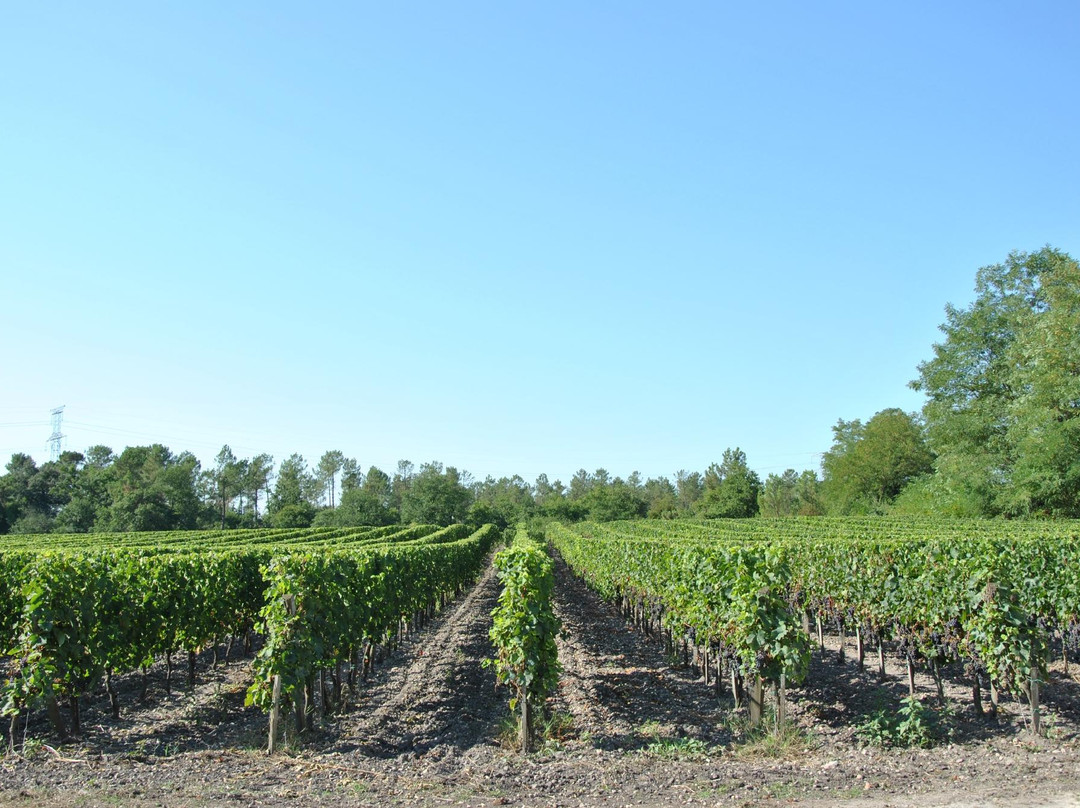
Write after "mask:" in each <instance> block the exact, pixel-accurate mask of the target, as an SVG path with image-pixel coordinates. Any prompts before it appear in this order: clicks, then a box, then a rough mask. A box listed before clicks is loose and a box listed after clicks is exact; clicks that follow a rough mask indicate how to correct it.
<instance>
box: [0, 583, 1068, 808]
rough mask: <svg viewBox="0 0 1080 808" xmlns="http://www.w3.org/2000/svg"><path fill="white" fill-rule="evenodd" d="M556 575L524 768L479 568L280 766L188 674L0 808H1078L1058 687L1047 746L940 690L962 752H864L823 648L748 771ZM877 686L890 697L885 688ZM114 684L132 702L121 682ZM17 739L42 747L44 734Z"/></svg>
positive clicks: (9, 781)
mask: <svg viewBox="0 0 1080 808" xmlns="http://www.w3.org/2000/svg"><path fill="white" fill-rule="evenodd" d="M557 570H558V576H557V587H556V603H555V607H556V611H557V614H558V615H559V617H560V619H561V620H562V621H563V627H564V632H563V637H562V638H561V639H560V642H559V653H560V660H561V662H562V664H563V667H564V672H563V675H562V679H561V684H560V688H559V692H558V693H557V694H556V695H555V696H554V697H553V698H552V700H551V703H550V706H551V708H552V710H553V712H554V714H555V716H556V720H555V721H553V722H552V725H551V726H550V727H549V728H548V736H549V738H548V740H546V741H544V742H542V744H541V747H542V748H541V749H540V750H539V751H537V752H534V753H532V754H530V755H527V756H526V755H520V754H518V753H516V752H514V751H513V750H511V749H510V748H509V747H508V746H507V744H506V742H504V740H503V738H504V737H505V736H508V735H511V734H512V733H509V732H507V731H506V730H505V729H504V725H505V723H506V722H505V719H506V717H507V715H508V708H507V706H506V698H507V694H506V693H505V692H499V691H496V688H495V683H494V675H493V673H492V671H491V669H490V668H486V667H483V666H482V664H481V663H482V661H483V660H484V659H486V658H488V657H490V656H491V655H492V649H491V646H490V642H489V640H488V637H487V632H488V629H489V627H490V624H491V622H490V614H491V610H492V608H494V606H495V603H496V598H497V596H498V581H497V579H496V578H495V575H494V572H493V571H492V570H491V569H490V568H489V569H488V570H487V571H486V572H485V574H484V575H483V577H482V578H481V579H480V581H479V582H478V583H477V585H476V586H475V587H474V588H472V589H471V590H470V591H469V592H468V593H467V594H466V595H465V596H463V597H462V598H460V599H458V600H457V601H456V602H455V603H453V604H451V605H450V606H449V607H448V608H447V609H446V610H444V611H443V612H442V613H441V614H440V615H438V616H437V617H436V619H435V620H433V621H432V623H431V624H430V625H429V626H428V627H427V628H426V629H425V630H423V631H421V632H416V633H414V634H413V635H411V636H410V637H408V638H407V639H406V641H405V642H404V643H403V645H402V647H401V648H400V649H399V650H398V651H397V652H396V653H395V654H394V655H393V657H392V658H391V659H390V660H388V661H387V662H386V663H385V664H384V665H383V666H382V667H380V668H378V669H377V670H376V672H375V674H374V675H373V677H372V679H371V681H369V682H368V683H366V684H365V685H364V687H363V688H362V690H361V693H360V697H359V703H358V704H355V705H353V706H352V708H351V709H350V711H349V712H348V713H347V714H346V715H344V716H339V717H331V718H330V719H328V720H326V721H324V722H322V723H321V725H320V726H319V728H318V729H317V730H316V731H315V732H314V733H312V734H311V735H310V736H309V737H307V738H304V739H302V742H301V743H299V744H296V743H295V742H293V743H290V744H289V746H288V748H287V750H286V752H285V753H284V754H282V755H280V756H278V757H275V758H273V759H270V758H268V757H267V756H266V754H265V752H264V751H263V748H264V745H265V739H266V717H265V716H264V715H262V714H261V713H258V712H257V711H255V710H253V709H252V708H245V707H243V705H242V699H243V690H244V688H245V686H246V683H247V681H248V677H249V670H248V664H249V663H243V664H240V663H234V664H232V665H229V666H228V667H220V668H218V669H217V670H215V671H206V670H204V671H202V672H201V673H200V684H199V686H198V687H197V688H195V689H194V690H190V691H189V690H186V689H184V688H179V689H175V690H174V691H173V693H172V694H169V695H166V694H164V692H163V691H162V689H161V687H160V682H159V679H160V677H159V678H158V679H153V681H154V683H155V687H154V688H152V691H151V699H150V702H149V704H148V705H145V706H140V705H137V704H136V703H135V702H134V699H133V697H131V696H128V697H127V700H126V701H124V705H125V707H124V714H123V716H122V717H121V719H120V721H115V722H114V721H113V720H112V719H111V718H110V717H108V713H107V709H106V706H107V702H106V701H105V700H104V699H103V698H101V699H98V700H97V702H95V703H94V704H91V705H89V706H88V707H87V710H86V715H85V717H84V724H85V726H86V730H85V731H84V737H83V739H82V741H81V743H79V744H72V745H65V746H64V747H54V748H55V752H54V751H49V749H46V748H44V747H40V748H38V750H37V752H36V753H35V754H34V755H32V757H31V758H30V759H28V760H23V759H20V758H12V757H11V756H8V757H6V758H4V759H3V760H0V806H20V807H21V808H25V807H27V806H31V805H34V806H37V805H59V806H92V805H109V806H123V807H130V808H135V806H139V808H142V807H143V806H169V807H170V808H172V807H174V806H175V807H176V808H191V807H192V806H204V805H229V806H273V807H274V808H278V807H279V806H286V805H288V806H331V808H337V807H338V806H382V805H401V806H405V805H421V806H447V805H464V806H477V807H479V806H494V805H515V806H518V805H520V806H630V805H644V806H652V807H653V808H659V806H676V805H695V806H740V808H743V807H746V806H757V805H768V806H781V805H804V806H814V808H833V806H841V805H845V806H882V807H883V808H884V806H895V808H933V807H934V806H945V805H961V806H987V805H989V806H1018V807H1019V808H1037V806H1053V808H1066V807H1069V808H1080V799H1078V795H1080V741H1078V738H1080V715H1078V714H1077V713H1078V711H1077V705H1078V704H1080V698H1078V696H1077V693H1078V691H1077V689H1076V688H1075V686H1073V687H1070V685H1069V684H1068V683H1067V682H1064V681H1062V682H1057V681H1055V682H1054V683H1053V684H1054V685H1055V687H1054V688H1053V692H1054V693H1055V694H1056V695H1055V697H1054V699H1056V701H1055V700H1051V701H1050V702H1048V713H1049V715H1050V716H1051V723H1052V725H1053V726H1052V730H1051V737H1050V738H1049V739H1046V740H1037V739H1034V738H1033V737H1032V736H1030V735H1029V734H1027V733H1025V732H1023V731H1022V727H1021V726H1020V721H1019V719H1018V718H1016V717H1015V716H1014V717H1012V718H1006V719H1003V720H1001V721H1000V722H998V723H995V724H993V725H991V724H987V723H980V722H978V721H976V720H974V719H972V718H970V716H967V714H966V712H965V710H966V708H965V707H964V699H965V698H968V699H970V693H965V690H964V685H963V683H962V682H955V683H952V682H950V684H949V690H948V696H949V698H950V700H951V701H952V702H953V703H955V704H957V705H959V706H958V707H957V712H958V727H959V731H958V738H959V739H960V741H961V742H958V743H952V744H948V745H945V746H941V747H937V748H934V749H931V750H919V751H910V750H909V751H882V750H868V749H864V748H862V747H860V745H859V744H858V743H857V742H856V739H855V738H854V737H853V730H852V724H853V719H857V718H858V717H859V716H862V715H864V714H865V713H866V712H867V710H869V709H870V706H871V705H872V700H873V698H875V697H880V693H877V695H875V693H876V688H875V687H873V686H872V685H871V680H870V677H869V675H868V674H864V673H860V672H859V671H858V670H857V669H856V667H855V665H854V663H853V662H851V661H850V659H849V660H848V662H846V663H845V664H837V662H836V660H835V657H836V649H837V647H838V646H837V642H836V640H835V638H834V639H833V640H831V645H830V646H829V648H828V649H827V650H826V652H825V653H821V652H815V655H814V661H813V664H812V670H811V678H810V683H809V684H808V685H807V686H805V687H803V688H796V689H795V690H793V692H792V713H793V717H794V720H795V721H796V723H797V724H798V726H799V727H801V731H800V732H799V733H796V734H795V736H794V738H795V740H794V741H793V742H792V744H791V745H790V746H789V747H788V749H787V751H786V752H784V753H783V754H782V755H781V756H780V757H766V756H763V755H762V754H760V753H759V754H755V749H756V747H754V746H753V745H747V744H746V743H745V739H744V736H743V735H742V724H741V714H740V713H733V712H732V709H731V706H732V705H731V703H730V700H729V699H728V697H727V695H726V693H724V692H723V691H721V692H720V693H719V694H718V693H717V692H716V691H715V690H714V689H713V688H712V687H708V686H706V685H705V684H704V682H703V681H701V680H700V678H699V677H698V675H697V672H696V671H694V670H691V669H688V668H684V667H682V666H680V665H677V664H674V662H675V661H674V660H670V659H668V658H666V656H665V655H664V649H663V645H662V644H661V643H660V642H659V641H658V640H656V639H655V638H648V637H643V636H642V635H641V634H640V633H638V632H636V631H632V630H630V629H629V628H628V627H627V626H626V624H625V622H624V621H623V620H622V618H621V616H620V615H619V614H618V613H617V612H616V611H615V610H614V609H612V608H611V607H610V606H609V605H607V604H605V603H603V602H601V601H600V600H599V599H598V598H597V597H596V596H595V595H594V594H593V593H592V592H591V591H589V590H588V589H587V588H586V587H585V586H584V585H583V584H582V583H581V581H580V580H578V579H577V578H574V577H573V576H572V575H570V574H569V573H568V571H567V570H566V569H565V567H563V566H562V565H561V564H557ZM890 673H891V674H893V681H892V686H896V687H899V686H900V685H899V683H900V682H901V681H902V678H901V676H900V674H901V673H902V672H901V671H900V670H899V668H896V669H895V670H894V669H891V668H890ZM151 675H152V678H153V677H154V676H156V675H157V674H155V673H154V672H152V674H151ZM1073 684H1074V685H1075V683H1073ZM126 685H127V692H129V693H130V692H131V691H133V690H134V689H135V688H136V687H137V685H138V683H137V682H135V681H134V678H133V681H131V682H128V683H126ZM922 686H923V687H926V688H927V690H924V692H928V690H929V686H928V683H926V682H924V683H923V684H922ZM32 730H33V731H32V733H31V736H33V734H34V733H35V732H40V735H41V737H46V733H45V728H44V726H43V725H33V726H32ZM31 746H33V744H32V745H31Z"/></svg>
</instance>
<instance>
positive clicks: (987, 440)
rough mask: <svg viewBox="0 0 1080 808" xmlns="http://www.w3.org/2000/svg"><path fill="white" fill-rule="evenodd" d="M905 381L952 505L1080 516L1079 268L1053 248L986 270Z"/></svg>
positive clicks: (949, 313)
mask: <svg viewBox="0 0 1080 808" xmlns="http://www.w3.org/2000/svg"><path fill="white" fill-rule="evenodd" d="M975 292H976V297H975V300H974V302H972V303H971V305H970V306H968V307H967V308H964V309H958V308H956V307H954V306H951V305H950V306H947V307H946V309H945V322H944V323H943V324H942V326H941V331H942V333H943V334H944V335H945V338H944V340H943V341H942V342H940V343H938V344H935V345H934V348H933V350H934V357H933V358H932V359H930V360H928V361H926V362H924V363H922V364H920V365H919V369H918V370H919V377H918V378H917V379H916V380H915V381H914V382H912V386H913V387H914V388H915V389H917V390H921V391H923V392H924V393H926V396H927V401H926V404H925V405H924V407H923V417H924V419H925V421H926V426H927V437H928V443H929V445H930V447H931V449H933V451H934V452H935V453H936V454H937V461H936V470H937V477H938V478H939V479H938V481H937V485H936V490H937V491H938V492H939V494H940V496H941V497H942V498H948V499H949V500H951V503H950V507H951V508H952V510H954V511H956V510H960V511H964V512H977V513H982V514H1010V515H1024V514H1029V513H1046V514H1054V515H1062V516H1080V389H1078V388H1080V381H1078V379H1080V266H1078V264H1077V262H1076V260H1074V259H1073V258H1071V257H1070V256H1069V255H1067V254H1066V253H1063V252H1060V251H1058V250H1055V249H1053V248H1050V247H1046V248H1044V249H1042V250H1039V251H1037V252H1033V253H1021V252H1014V253H1012V254H1010V255H1009V257H1008V258H1007V259H1006V261H1005V262H1004V263H1002V264H995V265H993V266H987V267H983V268H981V269H980V270H979V271H978V273H977V274H976V278H975Z"/></svg>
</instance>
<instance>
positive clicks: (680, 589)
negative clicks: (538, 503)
mask: <svg viewBox="0 0 1080 808" xmlns="http://www.w3.org/2000/svg"><path fill="white" fill-rule="evenodd" d="M548 536H549V538H550V539H551V541H552V543H553V545H554V546H555V548H556V549H557V550H558V551H559V553H560V555H561V556H562V557H563V559H564V560H565V561H566V563H567V564H568V565H569V566H570V568H571V569H572V570H574V571H575V572H576V573H577V574H578V575H580V576H581V577H583V578H584V579H585V580H586V582H587V583H588V584H589V585H590V586H591V587H592V588H594V589H595V590H596V591H598V592H599V593H600V594H601V595H603V596H605V597H606V598H608V599H609V600H612V601H614V602H616V603H618V604H619V605H620V606H622V608H623V610H624V611H625V612H626V613H627V614H628V615H629V616H631V617H633V619H634V620H635V622H637V623H638V624H639V625H640V626H641V627H642V628H643V629H645V630H652V628H653V627H654V626H660V627H663V628H664V629H665V630H666V631H667V637H668V642H669V650H674V647H675V645H676V644H677V643H679V642H684V643H687V644H689V645H691V646H692V647H694V648H695V650H696V649H699V648H700V649H702V654H703V660H704V662H703V664H704V667H705V669H706V670H708V668H709V661H708V660H709V655H710V654H711V655H712V657H713V659H714V660H715V662H716V664H717V666H719V665H720V664H721V663H726V664H727V667H728V669H729V670H730V671H731V674H732V689H733V693H734V695H735V698H736V700H738V701H743V700H745V701H747V702H748V703H749V705H750V708H751V718H752V720H753V721H754V723H758V722H759V721H760V720H761V717H762V714H763V707H764V705H763V698H764V692H763V691H764V689H765V688H766V687H767V686H770V685H771V686H772V688H774V689H775V691H776V698H777V703H778V713H782V712H783V709H784V703H785V702H784V700H785V691H786V688H787V686H788V685H789V684H794V683H797V682H799V681H801V680H802V679H803V678H804V676H805V675H806V670H807V666H808V663H809V658H810V652H809V648H810V643H809V637H808V636H807V634H806V633H805V632H804V631H803V628H802V620H801V618H800V616H799V615H798V614H797V613H796V611H795V610H794V609H793V608H792V605H791V603H790V602H789V600H788V598H787V595H788V584H789V582H790V580H791V570H790V567H789V566H788V563H787V560H786V558H785V557H784V555H783V554H782V553H779V552H776V551H775V550H773V549H772V548H770V547H768V546H766V545H764V544H742V545H733V544H705V543H700V542H698V543H673V544H668V543H665V542H660V541H631V540H626V539H624V538H621V537H618V536H604V535H601V533H600V531H598V530H596V529H595V527H594V529H593V530H592V531H589V530H587V529H586V530H575V529H571V528H568V527H564V526H561V525H556V524H552V525H550V526H549V529H548Z"/></svg>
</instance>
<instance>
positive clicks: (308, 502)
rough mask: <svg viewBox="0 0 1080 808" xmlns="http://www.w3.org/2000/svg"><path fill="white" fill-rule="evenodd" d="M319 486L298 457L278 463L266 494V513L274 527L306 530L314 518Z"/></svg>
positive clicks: (298, 455) (304, 462)
mask: <svg viewBox="0 0 1080 808" xmlns="http://www.w3.org/2000/svg"><path fill="white" fill-rule="evenodd" d="M318 495H319V486H318V483H317V482H316V480H315V477H314V475H312V474H311V472H310V471H309V470H308V466H307V461H305V460H304V456H303V455H300V454H292V455H289V456H288V457H287V458H286V459H285V460H283V461H282V462H281V466H280V467H279V468H278V471H277V479H276V480H275V482H274V490H273V492H272V493H271V494H270V502H269V511H270V516H271V519H272V521H273V524H274V526H275V527H307V526H308V525H310V524H311V522H312V520H313V519H314V518H315V500H316V498H317V497H318Z"/></svg>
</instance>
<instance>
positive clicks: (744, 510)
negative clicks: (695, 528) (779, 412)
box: [697, 447, 761, 519]
mask: <svg viewBox="0 0 1080 808" xmlns="http://www.w3.org/2000/svg"><path fill="white" fill-rule="evenodd" d="M760 491H761V478H760V477H758V475H757V473H756V472H754V471H752V470H751V469H750V467H749V466H748V465H747V462H746V452H744V451H743V450H742V449H740V448H738V447H735V448H734V449H725V450H724V454H723V457H722V458H721V460H720V463H719V464H717V463H713V464H712V465H710V466H709V468H708V469H706V470H705V479H704V492H703V493H702V495H701V498H700V499H699V500H698V502H697V510H698V513H700V514H701V515H702V516H704V517H706V518H707V519H720V518H722V519H745V518H747V517H750V516H756V515H757V512H758V493H759V492H760Z"/></svg>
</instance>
